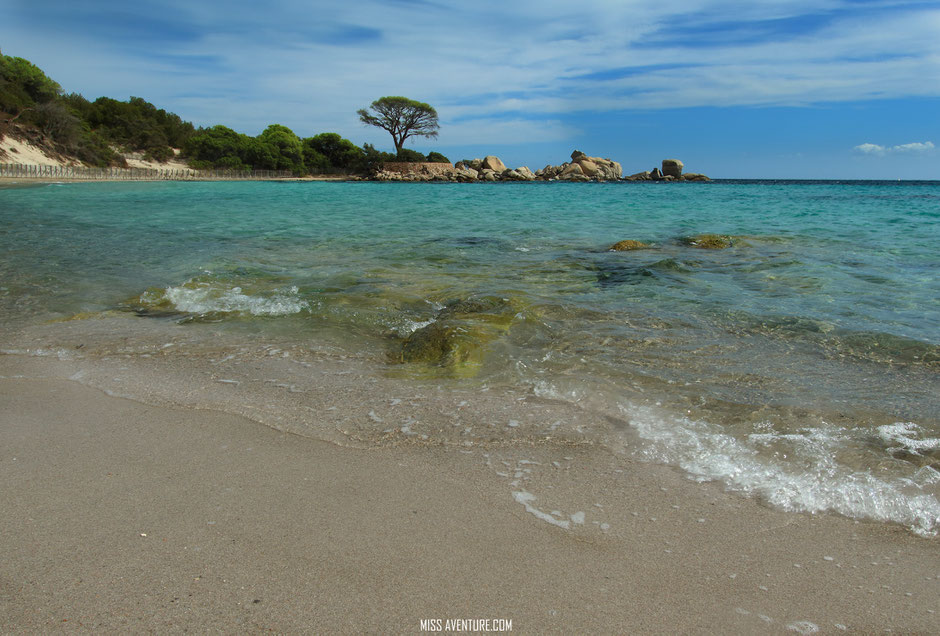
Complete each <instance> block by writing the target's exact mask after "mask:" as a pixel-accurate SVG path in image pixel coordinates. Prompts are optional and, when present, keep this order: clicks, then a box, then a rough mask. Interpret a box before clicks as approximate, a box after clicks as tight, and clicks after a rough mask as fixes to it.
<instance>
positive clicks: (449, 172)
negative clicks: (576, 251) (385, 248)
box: [372, 150, 710, 183]
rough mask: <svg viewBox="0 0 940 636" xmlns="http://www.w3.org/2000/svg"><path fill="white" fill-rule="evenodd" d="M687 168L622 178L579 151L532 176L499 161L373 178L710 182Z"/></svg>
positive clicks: (610, 165) (415, 166)
mask: <svg viewBox="0 0 940 636" xmlns="http://www.w3.org/2000/svg"><path fill="white" fill-rule="evenodd" d="M684 167H685V166H684V164H683V163H682V162H681V161H679V160H678V159H664V160H663V162H662V169H660V168H658V167H657V168H653V169H652V170H650V171H644V172H637V173H636V174H632V175H630V176H628V177H624V176H623V168H622V167H621V166H620V164H619V163H617V162H616V161H613V160H612V159H608V158H605V157H592V156H589V155H587V154H586V153H583V152H581V151H580V150H575V151H574V152H572V153H571V161H566V162H564V163H562V164H561V165H557V166H553V165H547V166H545V167H544V168H542V169H541V170H537V171H535V172H532V170H530V169H529V168H528V166H521V167H519V168H512V169H511V168H507V167H506V164H505V163H503V162H502V160H501V159H500V158H499V157H496V156H494V155H487V156H486V157H484V158H483V159H464V160H463V161H460V162H458V163H457V164H454V165H452V164H449V163H387V164H384V165H383V166H382V167H381V168H380V169H378V170H377V171H376V172H375V173H374V174H373V176H372V178H373V179H375V180H378V181H459V182H465V183H469V182H476V181H619V180H621V179H624V180H626V181H661V182H668V181H709V180H710V179H709V178H708V177H706V176H705V175H703V174H700V173H697V172H689V173H686V174H683V173H682V170H683V168H684Z"/></svg>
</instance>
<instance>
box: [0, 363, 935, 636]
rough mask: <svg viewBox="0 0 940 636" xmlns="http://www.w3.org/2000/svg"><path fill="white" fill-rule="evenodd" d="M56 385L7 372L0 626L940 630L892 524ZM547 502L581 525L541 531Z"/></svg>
mask: <svg viewBox="0 0 940 636" xmlns="http://www.w3.org/2000/svg"><path fill="white" fill-rule="evenodd" d="M24 368H26V369H28V370H29V373H27V374H23V373H17V372H18V371H22V370H23V369H24ZM41 370H42V361H36V360H33V361H31V362H30V364H29V365H27V366H26V367H24V366H23V365H22V364H21V361H20V360H18V357H17V356H9V355H5V356H0V376H2V379H0V435H2V439H3V440H4V443H3V445H2V448H0V480H2V483H3V484H4V488H3V489H2V490H0V511H2V514H0V550H2V553H3V554H4V555H5V556H4V558H3V559H2V560H0V631H2V632H4V633H8V632H13V633H35V632H50V631H71V630H73V629H89V630H92V629H93V630H96V631H105V632H127V631H131V632H140V631H160V632H165V631H169V632H179V631H184V630H189V631H192V630H200V631H202V630H211V631H219V632H223V633H244V632H250V633H253V632H260V631H268V630H273V631H276V632H284V633H297V632H313V633H349V632H363V631H368V632H375V631H389V632H396V633H401V632H405V633H417V632H420V631H421V628H422V624H421V620H422V619H425V620H429V619H430V620H433V619H440V621H441V623H440V624H439V625H440V626H443V627H446V620H447V619H491V620H493V621H494V622H491V623H490V626H491V627H496V626H498V624H497V623H496V622H495V619H500V620H505V621H511V622H512V623H511V626H512V631H513V632H517V633H551V632H556V633H572V632H591V633H624V632H644V633H715V632H724V633H792V630H793V629H797V630H803V631H805V630H812V628H813V626H815V627H818V629H819V630H820V631H821V632H829V633H841V632H842V631H843V628H844V630H847V631H849V632H870V631H884V630H892V631H897V632H904V633H931V632H936V630H937V627H938V625H940V618H938V617H937V615H936V614H935V613H934V612H935V611H936V609H937V607H936V599H937V598H938V597H940V577H938V572H940V567H938V566H940V557H938V553H937V549H936V540H932V539H924V538H920V537H917V536H914V535H912V534H911V533H910V532H908V531H907V530H905V529H903V528H901V527H894V526H885V525H883V524H877V523H858V522H855V521H852V520H849V519H845V518H841V517H838V516H835V515H819V516H811V515H798V514H787V513H783V512H780V511H776V510H771V509H769V508H766V507H764V506H762V505H760V504H759V503H758V502H755V501H753V500H749V499H745V498H742V497H739V496H736V495H731V494H728V493H725V492H723V491H722V490H721V489H720V488H719V487H717V486H714V485H709V484H705V485H700V484H694V483H691V482H689V481H688V480H687V479H685V478H684V477H683V476H682V475H681V474H680V473H679V472H678V471H676V470H674V469H671V468H668V467H664V466H656V465H650V464H646V463H637V462H631V461H628V460H624V459H623V458H621V457H614V456H612V455H611V454H609V453H608V452H606V451H602V450H599V449H597V448H592V447H583V448H577V447H575V448H572V447H570V446H567V447H564V448H552V447H551V446H550V445H548V446H541V447H533V448H529V449H524V450H525V454H526V456H527V457H530V458H531V459H530V460H529V461H532V462H539V463H541V464H543V465H550V464H551V462H552V461H553V458H558V459H559V460H562V461H560V462H558V467H557V469H554V470H549V471H541V472H539V473H536V477H535V478H534V479H532V480H531V481H528V482H526V483H525V485H524V487H525V492H527V493H529V494H531V496H532V497H534V499H528V500H527V496H521V497H520V496H516V495H514V494H513V493H514V492H515V493H518V492H520V491H519V490H518V489H515V490H513V489H510V488H508V487H507V484H506V482H505V481H504V480H500V479H499V478H498V477H497V476H496V475H495V474H494V472H493V469H492V468H491V467H487V466H486V465H485V464H484V462H483V461H482V458H481V456H480V454H479V453H475V452H469V451H465V452H461V450H459V449H448V448H443V447H431V446H422V445H420V444H404V445H399V446H393V447H384V448H374V449H366V450H362V449H354V448H345V447H340V446H337V445H334V444H331V443H328V442H323V441H319V440H314V439H308V438H305V437H300V436H297V435H293V434H290V433H284V432H280V431H276V430H273V429H271V428H268V427H266V426H264V425H262V424H259V423H257V422H254V421H251V420H248V419H244V418H241V417H238V416H235V415H231V414H226V413H220V412H216V411H208V410H195V409H181V408H179V409H174V408H167V407H156V406H149V405H145V404H141V403H138V402H134V401H130V400H125V399H121V398H116V397H111V396H108V395H106V394H104V393H102V392H100V391H98V390H97V389H93V388H90V387H87V386H83V385H81V384H78V383H76V382H71V381H66V380H60V379H50V377H49V376H47V377H43V374H42V373H40V372H37V371H41ZM17 375H19V376H21V377H14V376H17ZM517 450H518V449H517ZM562 456H564V457H567V458H569V459H570V460H571V461H570V462H568V463H566V462H565V461H564V460H563V459H562ZM495 457H496V455H495V454H493V455H488V460H487V461H489V460H490V459H494V458H495ZM519 468H521V465H516V466H515V467H514V469H519ZM511 469H513V468H511ZM524 503H527V504H528V505H527V506H526V505H523V504H524ZM556 507H557V508H559V511H558V514H556V515H554V517H552V518H565V519H567V520H568V521H569V523H568V526H569V527H568V529H565V528H561V527H558V526H557V525H553V524H552V523H548V522H546V521H545V520H544V518H545V516H547V514H548V513H550V512H551V511H552V509H553V508H556ZM580 513H584V514H583V515H581V514H580ZM582 516H583V522H581V523H579V521H581V517H582ZM435 625H436V624H433V623H432V624H431V626H435ZM501 625H502V626H505V623H503V624H501ZM426 626H427V625H426Z"/></svg>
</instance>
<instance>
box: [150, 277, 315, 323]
mask: <svg viewBox="0 0 940 636" xmlns="http://www.w3.org/2000/svg"><path fill="white" fill-rule="evenodd" d="M298 291H299V290H298V289H297V287H290V288H288V289H282V290H278V291H275V292H274V293H271V294H266V295H260V294H259V295H249V294H246V293H245V292H243V291H242V288H241V287H230V288H225V287H216V286H213V285H209V284H201V285H198V286H195V287H194V286H191V285H180V286H177V287H167V289H166V291H165V292H164V294H165V296H166V299H167V300H168V301H169V302H170V303H172V305H173V306H174V307H175V308H176V309H177V310H179V311H182V312H185V313H191V314H197V315H204V314H211V313H242V314H250V315H252V316H287V315H290V314H296V313H300V312H301V311H303V310H305V309H309V305H308V304H307V303H306V302H305V301H304V300H302V299H300V298H299V297H298Z"/></svg>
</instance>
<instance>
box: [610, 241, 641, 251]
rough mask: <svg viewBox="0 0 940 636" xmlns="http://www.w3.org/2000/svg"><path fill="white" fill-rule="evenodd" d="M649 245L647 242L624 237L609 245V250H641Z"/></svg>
mask: <svg viewBox="0 0 940 636" xmlns="http://www.w3.org/2000/svg"><path fill="white" fill-rule="evenodd" d="M647 247H650V245H649V243H644V242H643V241H634V240H632V239H626V240H623V241H617V242H616V243H614V244H613V245H611V246H610V250H611V251H613V252H629V251H631V250H642V249H646V248H647Z"/></svg>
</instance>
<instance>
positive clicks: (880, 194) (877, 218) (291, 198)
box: [0, 182, 940, 534]
mask: <svg viewBox="0 0 940 636" xmlns="http://www.w3.org/2000/svg"><path fill="white" fill-rule="evenodd" d="M702 233H716V234H721V235H726V236H728V237H731V242H732V246H731V247H729V248H727V249H720V250H707V249H699V248H696V247H694V246H693V245H690V244H689V243H688V242H687V241H683V240H682V239H684V238H688V237H692V236H695V235H698V234H702ZM621 239H636V240H641V241H644V242H646V243H648V244H649V245H650V247H649V249H643V250H636V251H630V252H611V251H609V250H608V249H607V248H608V247H609V246H610V245H611V244H612V243H614V242H616V241H619V240H621ZM938 239H940V183H936V182H929V183H916V184H913V183H893V182H892V183H865V182H859V183H851V182H850V183H825V182H823V183H771V182H758V183H738V182H719V183H708V184H563V183H551V184H545V183H529V184H491V185H478V184H467V185H464V184H395V183H365V182H363V183H257V182H254V183H91V184H62V185H49V186H41V187H35V188H17V189H7V190H0V281H2V282H0V315H2V316H3V317H4V321H3V322H4V325H3V327H2V337H3V343H4V349H5V350H6V351H8V352H19V351H26V350H27V349H29V350H30V351H32V352H35V351H37V350H44V351H49V352H53V353H55V352H56V351H58V353H55V355H60V356H61V355H62V353H61V351H60V350H58V349H56V347H57V346H58V344H61V342H64V340H63V338H65V335H63V334H66V333H68V334H69V335H68V338H71V339H73V340H74V338H77V337H79V336H82V339H83V343H82V344H83V345H84V341H86V340H87V341H88V342H89V343H91V342H94V343H95V345H94V346H91V345H89V346H88V347H87V348H85V349H83V350H81V351H77V352H76V351H73V352H71V353H70V354H69V355H70V356H75V355H80V356H86V357H95V356H99V357H106V356H113V355H114V354H115V353H116V352H121V353H122V355H125V356H130V357H134V358H137V359H138V361H139V362H141V363H146V364H147V365H150V364H155V362H156V361H155V359H154V357H155V356H156V352H158V351H159V352H160V357H161V359H168V358H172V365H171V366H172V368H173V370H174V372H176V373H179V374H181V375H180V377H185V374H186V371H185V369H186V368H187V365H196V364H198V360H202V361H203V362H205V361H207V360H211V361H213V362H212V364H216V363H218V361H222V360H225V365H228V366H229V367H231V368H229V369H228V371H229V375H230V376H231V378H236V377H241V376H239V375H238V374H239V372H240V371H239V367H238V364H239V362H240V361H241V363H242V364H243V365H250V364H255V365H257V364H260V363H259V362H258V360H259V359H263V361H264V364H265V365H268V366H267V367H266V369H267V368H268V367H271V369H270V373H269V375H272V376H274V375H278V377H282V379H283V378H288V377H289V376H290V377H291V378H292V380H291V381H290V382H286V381H282V382H281V384H285V387H286V389H285V391H287V392H289V389H290V387H291V386H294V387H295V388H297V391H296V393H297V395H295V394H293V393H292V394H290V395H284V396H282V399H283V400H284V405H283V408H284V409H287V410H289V409H288V406H287V402H288V401H290V400H293V401H295V402H297V408H298V409H301V410H302V408H303V407H304V404H303V397H302V396H301V395H300V394H301V393H302V390H301V389H302V385H303V382H304V378H303V376H302V374H301V375H295V376H291V373H294V374H297V373H298V370H297V369H296V368H295V369H294V370H293V371H289V370H288V369H287V368H286V367H285V368H281V369H280V370H277V369H276V368H275V367H276V365H277V363H278V360H281V357H280V356H281V354H282V353H289V354H290V356H291V357H290V358H289V359H290V360H292V361H295V360H298V359H300V358H301V357H303V356H304V355H305V354H311V355H312V354H313V353H316V352H322V351H330V352H331V355H332V356H334V358H333V359H336V360H345V361H346V362H344V364H345V363H348V364H352V362H351V361H353V360H354V361H355V364H356V365H359V366H357V367H356V369H357V371H356V373H358V374H359V376H357V377H360V376H361V377H364V378H366V379H367V380H366V381H369V382H372V381H374V382H376V383H379V384H381V385H382V386H386V387H389V386H393V387H395V390H397V391H403V392H405V391H408V390H410V389H413V391H414V392H415V393H417V392H421V391H426V390H427V388H428V387H434V390H435V393H434V395H435V396H437V397H436V398H435V399H438V400H443V401H444V402H448V400H449V401H450V402H454V403H455V404H459V403H460V402H462V401H466V400H461V399H458V398H461V397H466V396H473V397H472V398H471V399H482V398H481V397H480V396H481V395H483V392H485V391H491V392H493V393H501V394H507V395H508V394H512V395H519V396H523V397H525V396H529V397H532V398H538V399H540V400H543V401H544V402H545V404H558V405H563V406H564V408H568V407H574V408H577V409H580V410H581V411H583V412H585V413H590V414H593V415H595V416H599V417H600V418H601V420H600V421H604V422H605V423H606V427H605V428H603V430H601V427H592V426H590V425H579V424H577V423H568V424H570V425H568V424H563V425H561V426H556V428H555V429H551V430H552V431H554V433H558V434H561V433H560V432H559V431H566V432H565V434H566V435H570V436H572V438H577V437H584V438H587V439H592V440H595V441H597V442H598V443H602V444H604V445H606V446H607V447H609V448H611V449H612V450H614V451H615V452H622V453H629V454H632V455H635V456H639V457H643V458H647V459H650V460H652V461H658V462H665V463H669V464H672V465H676V466H679V467H681V468H682V469H684V470H685V471H687V473H688V474H689V475H690V476H692V477H693V478H696V479H701V480H719V481H722V482H724V483H725V484H726V485H727V486H728V487H729V488H732V489H734V490H739V491H742V492H745V493H748V494H753V495H755V496H758V497H760V498H762V499H763V500H765V501H767V502H769V503H771V504H772V505H775V506H778V507H781V508H784V509H789V510H798V511H821V510H831V511H835V512H838V513H841V514H845V515H848V516H853V517H858V518H871V519H876V520H883V521H891V522H898V523H902V524H905V525H907V526H909V527H911V528H913V529H914V530H915V531H917V532H919V533H921V534H935V533H936V531H937V529H938V527H940V504H938V492H940V472H938V471H940V418H938V415H937V414H938V412H940V410H938V406H940V397H938V396H940V391H938V389H940V383H938V370H940V300H938V299H940V278H938V276H937V272H938V266H940V262H938V260H940V257H938V252H937V250H936V245H937V244H938ZM75 317H77V318H82V320H74V319H73V320H69V321H68V322H56V323H52V324H49V321H54V320H66V319H70V318H75ZM168 330H169V331H168ZM168 334H174V335H172V337H173V338H182V342H183V343H184V344H183V345H181V346H174V347H172V348H170V349H169V350H164V349H161V347H163V346H164V345H165V344H166V342H167V339H168V338H169V337H171V336H170V335H168ZM180 334H182V335H180ZM109 339H110V341H109ZM69 341H70V342H71V340H69ZM174 351H179V354H178V355H175V357H174V356H173V355H171V353H172V352H174ZM270 351H277V352H278V354H276V355H271V354H270ZM141 356H149V357H148V358H147V359H146V360H140V357H141ZM228 356H231V357H228ZM259 356H260V358H259ZM284 364H285V365H286V364H287V363H286V362H284ZM232 365H234V366H232ZM271 365H275V366H274V367H272V366H271ZM247 368H248V367H247V366H244V369H241V371H244V370H245V369H247ZM276 370H277V373H275V371H276ZM225 379H228V378H227V377H222V378H219V381H220V382H221V381H222V380H225ZM360 380H361V378H360ZM232 381H233V382H240V381H241V380H236V379H233V380H232ZM361 382H362V381H360V384H361ZM128 383H133V380H128ZM242 388H245V386H242ZM127 392H128V394H131V395H134V394H135V391H134V390H133V389H132V388H128V390H127ZM442 392H443V393H442ZM368 393H369V392H368V391H366V390H365V389H363V390H362V391H360V397H361V396H364V395H366V394H368ZM465 394H466V395H465ZM252 395H253V394H252ZM402 395H404V393H402ZM243 399H247V398H243ZM252 399H259V398H252ZM356 399H357V398H356V396H355V395H351V396H350V397H349V400H350V402H348V405H349V408H352V401H355V400H356ZM361 399H362V400H364V399H365V398H364V397H361ZM396 399H398V398H396ZM442 403H443V402H442ZM448 403H449V402H448ZM357 405H358V406H360V407H362V408H365V404H364V403H361V404H357ZM250 407H251V404H250V400H249V401H248V402H246V405H245V408H250ZM307 408H310V406H309V405H307ZM455 408H457V407H455ZM457 410H459V408H458V409H457ZM298 412H300V411H298ZM455 412H456V411H455ZM369 413H371V414H372V415H375V417H374V418H373V417H371V416H370V417H367V418H365V421H364V422H361V423H360V424H358V425H357V427H358V428H357V435H358V436H359V437H361V438H363V439H366V438H368V439H372V440H373V441H374V440H377V439H379V438H380V437H381V435H383V434H387V433H388V431H389V428H390V425H391V424H390V422H389V420H388V418H387V417H385V416H383V415H382V414H381V413H377V412H376V411H375V410H374V409H370V410H369ZM506 417H507V418H509V419H507V421H516V420H513V419H512V417H513V416H512V414H511V413H507V414H506ZM588 421H595V420H588ZM464 424H467V425H468V426H471V428H472V424H471V423H468V422H465V423H464ZM522 424H523V425H518V422H517V426H506V427H502V428H501V427H492V426H491V427H489V428H488V429H487V431H486V438H487V439H490V440H491V441H492V438H493V437H494V436H495V437H497V438H498V437H499V436H501V435H502V436H512V437H513V438H516V437H519V436H525V435H533V436H544V435H546V431H545V428H546V427H549V428H550V427H551V425H552V424H553V422H550V423H545V426H542V427H539V426H535V425H533V426H528V423H527V422H526V421H522ZM394 427H395V428H396V430H399V431H401V430H403V427H404V428H407V429H408V431H409V432H411V431H418V430H422V431H423V432H422V433H421V434H422V435H426V436H428V437H429V438H434V437H435V436H437V437H440V438H441V439H445V440H451V439H453V440H460V441H461V443H463V442H469V443H471V444H472V443H477V442H480V441H481V439H482V438H478V437H475V435H476V433H464V432H463V431H464V428H466V427H463V428H461V427H457V426H454V427H453V430H450V429H447V430H446V431H445V430H444V429H440V430H439V428H440V427H439V428H438V429H435V428H434V427H432V426H429V427H427V428H426V430H424V429H422V428H421V425H420V424H418V423H413V424H409V423H407V422H406V423H405V424H402V423H401V422H397V421H396V422H394ZM554 433H553V434H554ZM314 434H315V433H314Z"/></svg>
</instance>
